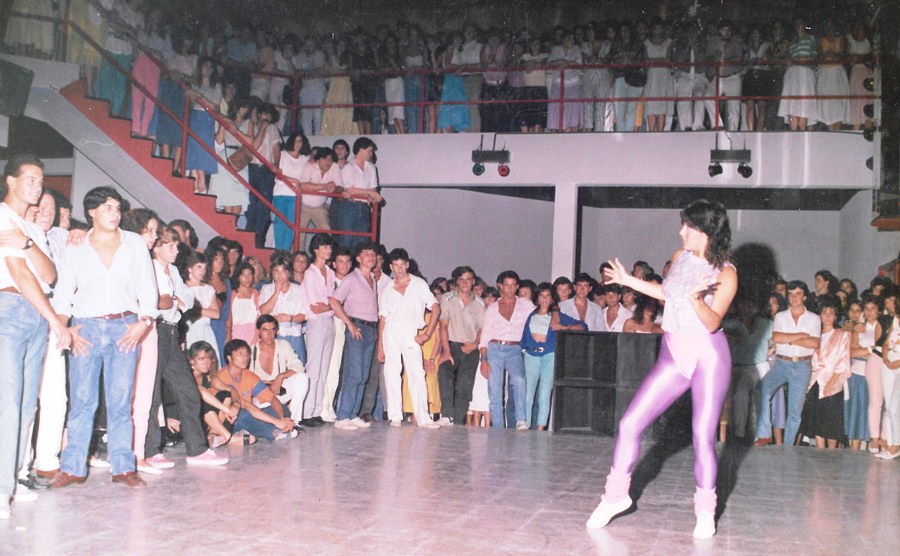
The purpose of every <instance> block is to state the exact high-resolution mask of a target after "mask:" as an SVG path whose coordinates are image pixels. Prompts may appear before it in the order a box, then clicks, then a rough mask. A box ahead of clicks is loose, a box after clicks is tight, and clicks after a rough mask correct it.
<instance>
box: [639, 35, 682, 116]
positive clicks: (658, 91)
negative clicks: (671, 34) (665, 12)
mask: <svg viewBox="0 0 900 556" xmlns="http://www.w3.org/2000/svg"><path fill="white" fill-rule="evenodd" d="M644 55H645V57H646V58H647V62H649V63H654V62H655V63H660V62H671V61H672V39H669V38H666V36H665V30H664V29H663V23H662V21H661V20H658V19H655V20H654V21H653V25H652V26H651V27H650V37H648V38H647V39H646V40H645V41H644ZM644 96H646V97H649V98H655V97H669V98H668V99H666V100H648V101H646V102H645V103H644V114H645V115H646V116H647V129H648V130H649V131H665V129H664V128H665V124H666V116H671V115H672V114H674V113H675V102H674V101H673V100H672V98H671V97H674V96H675V80H674V79H673V78H672V69H671V68H669V67H666V66H658V67H651V68H649V69H648V70H647V84H646V85H645V86H644Z"/></svg>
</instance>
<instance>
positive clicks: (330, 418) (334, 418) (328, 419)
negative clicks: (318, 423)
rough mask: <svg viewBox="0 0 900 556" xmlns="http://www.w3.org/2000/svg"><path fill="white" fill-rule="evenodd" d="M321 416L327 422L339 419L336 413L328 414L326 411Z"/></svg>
mask: <svg viewBox="0 0 900 556" xmlns="http://www.w3.org/2000/svg"><path fill="white" fill-rule="evenodd" d="M319 417H321V418H322V420H323V421H325V422H326V423H334V422H335V421H337V418H336V417H335V416H334V415H331V414H326V413H325V412H324V411H323V412H322V414H321V415H319Z"/></svg>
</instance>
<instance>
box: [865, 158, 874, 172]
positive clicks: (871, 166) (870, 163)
mask: <svg viewBox="0 0 900 556" xmlns="http://www.w3.org/2000/svg"><path fill="white" fill-rule="evenodd" d="M866 168H868V169H869V170H872V169H874V168H875V158H874V157H871V156H870V157H869V158H867V159H866Z"/></svg>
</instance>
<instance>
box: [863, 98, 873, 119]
mask: <svg viewBox="0 0 900 556" xmlns="http://www.w3.org/2000/svg"><path fill="white" fill-rule="evenodd" d="M863 114H865V115H866V117H867V118H869V119H870V120H871V119H872V118H874V117H875V105H874V104H872V103H871V102H870V103H869V104H866V105H865V106H863Z"/></svg>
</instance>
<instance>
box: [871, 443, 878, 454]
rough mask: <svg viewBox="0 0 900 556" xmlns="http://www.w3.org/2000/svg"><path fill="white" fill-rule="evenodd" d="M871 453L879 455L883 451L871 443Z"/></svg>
mask: <svg viewBox="0 0 900 556" xmlns="http://www.w3.org/2000/svg"><path fill="white" fill-rule="evenodd" d="M869 453H870V454H875V455H878V454H879V453H881V450H880V449H879V448H876V447H874V446H872V445H871V444H869Z"/></svg>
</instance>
